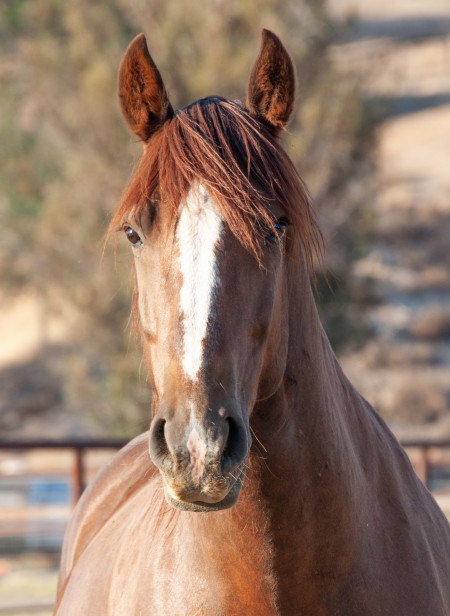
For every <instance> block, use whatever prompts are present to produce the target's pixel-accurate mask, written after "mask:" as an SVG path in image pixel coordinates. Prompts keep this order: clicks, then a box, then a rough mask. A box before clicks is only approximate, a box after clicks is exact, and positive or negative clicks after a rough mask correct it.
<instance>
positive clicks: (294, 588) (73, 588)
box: [55, 30, 450, 616]
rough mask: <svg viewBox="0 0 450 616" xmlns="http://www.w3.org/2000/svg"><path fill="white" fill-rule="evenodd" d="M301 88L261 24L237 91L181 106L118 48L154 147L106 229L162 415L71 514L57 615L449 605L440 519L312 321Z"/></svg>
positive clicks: (313, 237)
mask: <svg viewBox="0 0 450 616" xmlns="http://www.w3.org/2000/svg"><path fill="white" fill-rule="evenodd" d="M294 90H295V78H294V70H293V66H292V62H291V59H290V57H289V55H288V54H287V52H286V51H285V49H284V47H283V46H282V44H281V42H280V41H279V39H278V38H277V37H276V36H275V35H274V34H272V33H271V32H269V31H267V30H264V31H263V35H262V45H261V50H260V52H259V55H258V57H257V59H256V61H255V64H254V66H253V70H252V72H251V75H250V80H249V85H248V93H247V100H246V105H245V106H243V105H241V104H239V103H237V102H231V101H228V100H226V99H224V98H221V97H217V96H214V97H208V98H204V99H201V100H199V101H196V102H195V103H192V104H191V105H189V106H188V107H185V108H184V109H181V110H179V111H178V112H174V110H173V108H172V106H171V104H170V102H169V99H168V96H167V92H166V89H165V87H164V83H163V81H162V78H161V75H160V73H159V71H158V69H157V68H156V65H155V63H154V62H153V60H152V58H151V56H150V55H149V52H148V50H147V44H146V41H145V38H144V36H143V35H140V36H138V37H137V38H136V39H135V40H134V41H133V42H132V43H131V45H130V47H129V48H128V50H127V52H126V54H125V57H124V59H123V62H122V64H121V67H120V74H119V97H120V103H121V107H122V111H123V114H124V116H125V119H126V121H127V123H128V125H129V127H130V128H131V130H132V131H133V132H134V133H135V135H137V136H138V137H139V139H140V140H141V141H142V143H143V146H144V147H143V154H142V159H141V162H140V165H139V167H138V169H137V171H136V173H135V175H134V176H133V178H132V179H131V181H130V183H129V185H128V187H127V189H126V190H125V192H124V195H123V199H122V203H121V205H120V207H119V209H118V211H117V212H116V214H115V217H114V220H113V222H112V228H113V229H119V230H121V231H122V232H123V233H124V235H125V236H126V238H127V239H128V241H129V242H130V245H131V250H132V252H133V255H134V261H135V268H136V278H137V289H136V295H137V307H138V313H139V320H140V329H141V332H142V344H143V348H144V352H145V356H146V359H147V364H148V372H149V378H150V381H151V385H152V389H153V403H152V404H153V408H152V420H151V424H150V430H149V432H148V433H145V434H143V435H141V436H139V437H137V438H136V439H135V440H133V441H132V442H131V443H130V444H129V445H128V446H126V447H125V448H124V449H123V450H122V451H120V452H119V453H118V454H117V455H116V456H115V457H114V458H113V460H112V461H111V462H110V463H109V464H108V465H107V466H106V467H105V468H104V469H103V470H102V471H101V472H100V474H99V475H98V477H97V478H96V479H95V481H94V482H93V483H92V484H91V485H90V486H89V487H88V489H87V490H86V492H85V493H84V495H83V497H82V499H81V500H80V502H79V504H78V506H77V508H76V510H75V513H74V515H73V518H72V520H71V523H70V525H69V528H68V531H67V534H66V538H65V543H64V549H63V555H62V560H61V569H60V578H59V587H58V597H57V606H56V609H55V614H56V615H58V616H104V615H108V614H110V615H111V616H134V615H136V616H137V615H142V616H144V615H148V616H150V615H151V616H194V615H205V616H219V615H220V616H235V615H236V616H237V615H239V616H242V615H243V614H245V615H246V616H251V615H254V616H266V615H267V616H269V615H271V616H274V615H279V616H294V615H298V616H300V615H301V616H338V615H342V616H362V615H367V616H378V615H379V616H382V615H383V616H385V615H389V616H444V615H447V616H448V615H449V614H450V555H449V548H450V527H449V524H448V522H447V520H446V519H445V517H444V515H443V514H442V512H441V511H440V510H439V508H438V506H437V505H436V503H435V501H434V500H433V498H432V497H431V495H430V494H429V492H428V491H427V490H426V489H425V488H424V486H423V485H422V484H421V482H420V481H419V479H418V478H417V476H416V475H415V473H414V471H413V469H412V467H411V465H410V463H409V461H408V458H407V456H406V455H405V453H404V452H403V450H402V449H401V447H400V445H399V444H398V442H397V441H396V439H395V438H394V436H393V435H392V434H391V433H390V431H389V430H388V428H387V427H386V426H385V424H384V423H383V421H382V420H381V419H380V418H379V417H378V415H377V414H376V413H375V412H374V411H373V409H372V408H371V407H370V405H369V404H368V403H367V402H366V401H365V400H364V399H363V398H362V397H361V396H360V395H359V394H358V393H357V392H356V391H355V389H354V388H353V387H352V385H351V384H350V382H349V381H348V380H347V378H346V377H345V375H344V374H343V372H342V370H341V368H340V366H339V364H338V362H337V360H336V358H335V356H334V354H333V352H332V350H331V348H330V345H329V343H328V340H327V338H326V335H325V333H324V331H323V329H322V327H321V325H320V322H319V319H318V315H317V311H316V307H315V304H314V299H313V295H312V292H311V287H310V282H309V273H310V270H311V267H312V261H313V256H314V252H315V250H316V249H317V247H318V246H320V233H319V231H318V229H317V226H316V224H315V222H314V218H313V216H312V213H311V207H310V203H309V199H308V195H307V192H306V190H305V187H304V185H303V183H302V181H301V179H300V178H299V176H298V175H297V172H296V170H295V168H294V166H293V164H292V162H291V161H290V159H289V158H288V156H287V155H286V153H285V152H284V151H283V149H282V147H281V146H280V143H279V141H278V137H279V134H280V132H281V131H282V129H283V128H284V126H285V125H286V123H287V121H288V119H289V117H290V114H291V111H292V108H293V102H294Z"/></svg>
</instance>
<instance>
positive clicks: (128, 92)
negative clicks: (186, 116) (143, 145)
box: [118, 34, 174, 142]
mask: <svg viewBox="0 0 450 616" xmlns="http://www.w3.org/2000/svg"><path fill="white" fill-rule="evenodd" d="M118 90H119V101H120V106H121V108H122V113H123V115H124V118H125V120H126V122H127V124H128V126H129V127H130V129H131V131H132V132H133V133H134V134H135V135H137V136H138V137H139V139H141V140H142V141H143V142H147V141H148V140H149V139H150V138H151V136H152V135H153V134H154V133H155V131H157V130H158V128H160V127H161V126H162V125H163V124H164V122H166V121H167V120H168V119H170V118H172V117H173V115H174V112H173V108H172V105H171V104H170V102H169V97H168V96H167V91H166V88H165V86H164V83H163V80H162V77H161V74H160V72H159V70H158V69H157V67H156V64H155V63H154V61H153V58H152V57H151V55H150V53H149V51H148V48H147V41H146V39H145V36H144V34H139V35H138V36H137V37H136V38H135V39H134V40H133V41H132V42H131V43H130V45H129V47H128V49H127V51H126V52H125V55H124V58H123V60H122V63H121V65H120V69H119V88H118Z"/></svg>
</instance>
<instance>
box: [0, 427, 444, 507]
mask: <svg viewBox="0 0 450 616" xmlns="http://www.w3.org/2000/svg"><path fill="white" fill-rule="evenodd" d="M126 443H127V441H126V440H124V439H112V440H111V439H109V440H107V439H89V440H86V439H84V440H75V439H73V440H64V441H50V440H42V439H40V440H30V441H19V440H16V441H12V440H11V441H10V440H8V441H0V451H2V450H15V451H24V450H32V449H43V450H49V449H51V450H65V451H67V450H69V451H72V452H73V466H72V472H71V477H72V485H73V495H74V501H75V502H76V501H77V500H78V498H79V497H80V495H81V494H82V492H83V489H84V488H85V486H86V467H85V454H86V452H88V451H90V450H94V449H111V450H113V451H114V450H118V449H120V448H121V447H123V446H124V445H125V444H126ZM401 444H402V446H403V447H404V448H405V449H415V450H418V455H416V456H415V459H414V467H415V470H416V473H417V474H418V476H419V477H420V479H421V480H422V481H423V483H424V484H425V485H426V486H429V478H430V468H431V467H432V466H433V463H432V460H431V458H430V452H431V450H436V449H450V439H441V440H433V441H429V440H418V439H415V440H413V439H410V440H403V441H402V442H401Z"/></svg>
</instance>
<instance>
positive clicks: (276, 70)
mask: <svg viewBox="0 0 450 616" xmlns="http://www.w3.org/2000/svg"><path fill="white" fill-rule="evenodd" d="M294 97H295V72H294V65H293V63H292V60H291V58H290V56H289V54H288V52H287V51H286V49H285V48H284V47H283V45H282V43H281V41H280V39H279V38H278V37H277V36H275V34H273V32H270V30H263V31H262V40H261V49H260V50H259V55H258V57H257V58H256V61H255V64H254V65H253V69H252V72H251V74H250V80H249V84H248V91H247V102H246V106H247V109H248V110H249V111H250V112H251V113H252V114H253V115H255V116H256V117H257V118H258V120H260V121H261V122H263V123H264V124H265V125H266V126H267V127H268V128H269V130H270V131H271V132H272V134H273V135H275V136H277V135H278V134H279V133H280V131H281V130H282V129H283V128H284V127H285V126H286V124H287V122H288V120H289V117H290V115H291V113H292V107H293V105H294Z"/></svg>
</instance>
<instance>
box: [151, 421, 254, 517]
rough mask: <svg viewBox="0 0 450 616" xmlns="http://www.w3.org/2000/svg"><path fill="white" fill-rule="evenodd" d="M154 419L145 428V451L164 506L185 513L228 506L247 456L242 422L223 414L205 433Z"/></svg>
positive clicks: (200, 428)
mask: <svg viewBox="0 0 450 616" xmlns="http://www.w3.org/2000/svg"><path fill="white" fill-rule="evenodd" d="M158 415H159V413H158ZM158 415H156V416H155V418H154V419H153V422H152V425H151V426H150V441H149V451H150V457H151V458H152V461H153V462H154V464H155V465H156V466H157V467H158V468H159V470H160V472H161V475H162V478H163V485H164V494H165V497H166V500H167V502H168V503H169V504H170V505H172V506H173V507H176V508H178V509H183V510H186V511H218V510H220V509H226V508H228V507H232V506H233V505H234V504H235V503H236V501H237V500H238V498H239V494H240V490H241V487H242V482H243V478H244V475H245V469H246V464H247V458H248V451H249V440H250V439H249V436H248V435H247V431H246V430H245V428H244V425H243V424H242V422H241V421H240V420H239V419H237V418H235V417H230V416H228V417H226V418H224V417H223V415H224V413H222V414H217V417H216V418H215V421H211V418H210V419H209V421H208V426H207V428H204V427H203V426H202V425H200V424H199V423H198V422H195V423H194V424H192V423H190V424H189V425H188V426H187V427H186V426H185V427H182V426H180V424H179V423H178V422H177V420H176V417H175V416H174V414H172V417H171V418H169V419H165V418H164V417H162V416H158ZM169 417H170V415H169Z"/></svg>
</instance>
